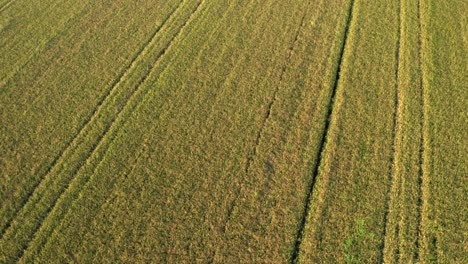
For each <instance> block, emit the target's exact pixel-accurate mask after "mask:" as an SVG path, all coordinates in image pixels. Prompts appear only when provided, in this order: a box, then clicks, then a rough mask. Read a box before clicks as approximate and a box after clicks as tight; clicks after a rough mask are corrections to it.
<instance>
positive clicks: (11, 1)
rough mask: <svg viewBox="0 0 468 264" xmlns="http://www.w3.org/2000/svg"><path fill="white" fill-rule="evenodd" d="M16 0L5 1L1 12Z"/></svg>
mask: <svg viewBox="0 0 468 264" xmlns="http://www.w3.org/2000/svg"><path fill="white" fill-rule="evenodd" d="M14 2H16V0H10V1H7V2H5V3H4V4H3V5H2V6H0V13H2V12H3V11H4V10H5V9H7V8H8V7H9V6H10V5H11V4H13V3H14Z"/></svg>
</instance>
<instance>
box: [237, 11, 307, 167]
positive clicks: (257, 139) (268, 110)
mask: <svg viewBox="0 0 468 264" xmlns="http://www.w3.org/2000/svg"><path fill="white" fill-rule="evenodd" d="M306 15H307V14H306V12H304V14H303V15H302V18H301V22H300V24H299V27H298V28H297V30H296V32H295V34H294V40H293V42H292V43H291V45H290V46H289V48H288V50H287V55H286V63H285V64H284V65H283V66H282V68H281V73H280V76H279V81H278V85H277V86H276V88H275V90H274V92H273V95H272V99H271V100H270V102H268V105H267V108H266V111H265V115H264V117H263V119H262V123H261V126H260V129H259V130H258V132H257V136H256V137H255V144H254V148H253V150H252V152H251V154H250V155H249V156H248V157H247V161H246V163H245V167H244V171H245V173H246V174H248V173H249V171H250V167H251V165H252V162H253V160H254V158H255V157H256V156H257V153H258V147H259V145H260V140H261V138H262V133H263V130H264V128H265V124H266V123H267V121H268V119H270V117H271V108H272V107H273V104H274V103H275V101H276V100H277V95H278V91H279V88H280V85H281V83H282V82H283V78H284V74H285V72H286V69H287V67H288V65H289V64H290V62H291V56H292V53H293V51H294V47H295V46H296V44H297V41H298V40H299V34H300V32H301V29H302V28H303V27H304V22H305V17H306Z"/></svg>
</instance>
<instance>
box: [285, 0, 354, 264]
mask: <svg viewBox="0 0 468 264" xmlns="http://www.w3.org/2000/svg"><path fill="white" fill-rule="evenodd" d="M354 3H355V1H354V0H351V1H350V4H349V9H348V15H347V21H346V25H345V30H344V36H343V41H342V43H341V48H340V52H339V57H338V65H337V68H336V73H335V78H334V83H333V86H332V87H333V88H332V94H331V97H330V101H329V104H328V109H327V113H326V118H325V126H324V131H323V133H322V138H321V140H320V147H319V150H318V155H317V158H316V160H315V166H314V168H313V170H312V178H311V181H310V183H309V185H308V189H307V194H306V197H305V202H304V204H305V206H304V210H303V213H302V219H301V223H300V226H299V229H298V231H297V234H296V240H295V244H294V250H293V252H292V255H291V263H298V261H299V254H300V249H301V243H302V240H303V238H304V231H305V226H306V222H307V216H308V215H309V212H310V207H311V204H310V202H311V198H312V193H313V190H314V186H315V182H316V180H317V175H318V173H319V168H320V165H321V164H322V162H323V159H324V157H323V155H324V152H325V147H326V145H327V139H328V133H329V131H330V122H331V117H332V115H333V108H334V103H335V96H336V91H337V89H338V86H339V82H340V78H341V68H342V66H343V58H344V53H345V48H346V45H347V41H348V34H349V29H350V27H351V24H352V22H353V11H354Z"/></svg>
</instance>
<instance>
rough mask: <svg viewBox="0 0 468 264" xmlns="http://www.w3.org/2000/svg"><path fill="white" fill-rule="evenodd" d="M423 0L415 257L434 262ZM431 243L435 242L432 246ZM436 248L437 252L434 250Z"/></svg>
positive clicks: (421, 12)
mask: <svg viewBox="0 0 468 264" xmlns="http://www.w3.org/2000/svg"><path fill="white" fill-rule="evenodd" d="M422 2H423V0H418V12H417V13H418V21H419V30H420V32H419V33H420V34H419V65H420V69H421V74H420V78H421V79H420V82H421V98H422V101H421V106H422V110H423V111H422V122H421V127H422V133H421V146H420V152H419V155H420V157H419V158H420V161H421V169H420V173H419V184H420V191H419V192H420V196H419V199H418V208H419V212H418V214H419V215H418V230H419V232H418V235H417V237H416V246H417V249H418V250H417V251H416V256H415V259H416V261H421V262H425V261H426V260H427V259H426V258H427V257H428V256H426V254H427V255H429V256H431V255H432V256H433V257H434V258H435V259H433V261H434V263H437V238H436V237H435V236H434V237H432V239H431V241H428V240H429V237H428V236H429V234H428V233H427V231H426V230H425V228H428V215H427V214H428V213H429V205H428V203H429V202H428V201H429V178H428V177H429V174H428V173H429V171H428V166H429V165H428V162H427V161H428V160H429V155H430V153H429V152H430V149H429V144H428V139H429V138H430V137H429V136H430V135H429V126H428V120H427V117H428V114H429V113H428V112H429V110H428V107H429V103H428V90H427V87H428V86H429V81H428V79H427V73H426V71H427V69H426V68H425V67H424V65H425V59H426V60H430V58H426V57H427V56H428V55H426V54H425V52H424V49H425V48H428V44H427V43H426V41H425V36H426V38H427V31H426V30H425V25H424V22H423V20H424V10H423V9H422V8H423V4H422ZM431 244H433V245H432V246H431ZM434 249H435V251H436V252H433V251H434Z"/></svg>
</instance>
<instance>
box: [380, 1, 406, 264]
mask: <svg viewBox="0 0 468 264" xmlns="http://www.w3.org/2000/svg"><path fill="white" fill-rule="evenodd" d="M402 30H403V27H402V0H400V1H399V9H398V38H397V47H396V50H395V58H396V67H395V95H394V96H395V98H394V102H395V113H394V116H393V145H392V152H393V155H392V158H391V165H390V175H389V176H390V177H389V178H390V187H389V188H388V190H387V194H386V198H385V213H384V231H383V244H382V247H381V256H380V257H381V259H380V262H381V263H384V253H385V251H386V247H387V244H386V240H387V232H388V225H389V223H388V216H389V212H390V204H391V202H393V199H398V197H392V196H391V194H392V193H393V191H395V192H396V191H397V189H398V187H397V185H398V184H397V181H396V180H395V177H396V176H397V173H398V172H397V164H396V163H397V158H398V157H397V154H398V152H399V151H401V150H400V149H399V146H398V145H399V138H400V134H401V120H400V119H401V116H402V112H403V106H402V105H401V101H402V100H401V99H400V98H401V96H402V95H401V91H400V66H401V65H400V62H401V60H400V55H401V36H402ZM398 232H399V230H398V229H397V233H398ZM396 257H397V258H398V256H396Z"/></svg>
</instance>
